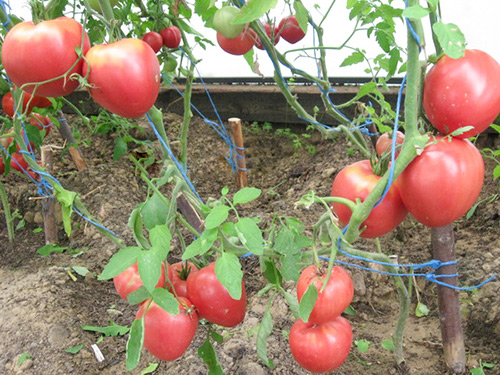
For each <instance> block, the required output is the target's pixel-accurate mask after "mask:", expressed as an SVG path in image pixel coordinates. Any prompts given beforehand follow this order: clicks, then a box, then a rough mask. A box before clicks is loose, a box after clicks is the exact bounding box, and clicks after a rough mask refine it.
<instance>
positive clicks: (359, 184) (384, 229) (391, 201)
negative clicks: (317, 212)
mask: <svg viewBox="0 0 500 375" xmlns="http://www.w3.org/2000/svg"><path fill="white" fill-rule="evenodd" d="M381 178H382V177H380V176H377V175H376V174H374V173H373V170H372V167H371V165H370V161H369V160H361V161H358V162H356V163H354V164H351V165H348V166H347V167H345V168H344V169H342V170H341V171H340V172H339V173H338V175H337V176H336V177H335V179H334V181H333V185H332V197H341V198H347V199H350V200H352V201H355V200H356V199H357V198H359V199H360V200H361V201H362V202H363V201H364V200H365V199H366V197H368V195H369V194H370V193H371V191H372V190H373V188H374V187H375V185H376V184H377V183H378V181H379V180H380V179H381ZM333 211H335V213H336V214H337V216H338V218H339V220H340V222H341V223H342V225H347V224H348V223H349V220H350V218H351V214H352V212H351V210H350V209H349V208H348V207H347V206H345V205H343V204H341V203H333ZM407 213H408V211H407V209H406V207H405V206H404V204H403V201H402V200H401V196H400V191H399V190H398V188H397V187H396V186H395V184H393V185H392V186H391V188H390V189H389V191H388V192H387V195H386V196H385V198H384V200H383V201H381V202H380V203H379V204H378V205H377V206H376V207H374V208H373V210H372V211H371V212H370V215H369V216H368V218H367V219H366V220H365V221H364V222H363V223H362V224H361V227H360V228H363V227H364V226H366V229H365V230H364V231H363V232H361V234H360V236H361V237H363V238H375V237H380V236H382V235H384V234H386V233H388V232H390V231H391V230H393V229H394V228H396V227H397V226H398V225H399V224H400V223H401V222H402V221H403V220H404V218H405V217H406V214H407Z"/></svg>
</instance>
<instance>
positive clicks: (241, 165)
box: [228, 117, 248, 190]
mask: <svg viewBox="0 0 500 375" xmlns="http://www.w3.org/2000/svg"><path fill="white" fill-rule="evenodd" d="M228 122H229V129H230V130H231V140H232V141H233V144H234V145H235V148H236V149H235V150H234V154H233V160H234V163H235V165H236V166H237V170H236V174H235V178H236V186H237V188H238V190H240V189H241V188H244V187H246V186H248V183H247V171H246V168H247V163H246V160H245V149H244V147H243V132H242V130H241V120H240V119H239V118H237V117H231V118H230V119H229V120H228Z"/></svg>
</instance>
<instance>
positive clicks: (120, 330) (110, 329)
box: [82, 321, 130, 337]
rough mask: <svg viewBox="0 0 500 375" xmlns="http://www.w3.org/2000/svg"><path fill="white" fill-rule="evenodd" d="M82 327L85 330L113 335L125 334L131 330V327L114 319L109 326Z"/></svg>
mask: <svg viewBox="0 0 500 375" xmlns="http://www.w3.org/2000/svg"><path fill="white" fill-rule="evenodd" d="M82 329H83V330H84V331H91V332H99V333H102V334H103V335H104V336H111V337H115V336H123V335H126V334H127V333H128V332H129V331H130V328H129V327H125V326H120V325H118V324H116V323H115V322H113V321H110V322H109V326H107V327H96V326H89V325H83V326H82Z"/></svg>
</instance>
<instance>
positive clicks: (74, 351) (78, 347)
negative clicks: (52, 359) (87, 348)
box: [64, 344, 83, 354]
mask: <svg viewBox="0 0 500 375" xmlns="http://www.w3.org/2000/svg"><path fill="white" fill-rule="evenodd" d="M82 349H83V344H80V345H76V346H72V347H71V348H67V349H64V351H65V352H67V353H70V354H77V353H78V352H79V351H80V350H82Z"/></svg>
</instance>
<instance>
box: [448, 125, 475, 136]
mask: <svg viewBox="0 0 500 375" xmlns="http://www.w3.org/2000/svg"><path fill="white" fill-rule="evenodd" d="M472 129H474V127H473V126H462V127H460V128H458V129H457V130H455V131H454V132H453V133H451V134H450V135H451V136H452V137H456V136H457V135H460V134H464V133H465V132H468V131H469V130H472Z"/></svg>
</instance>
